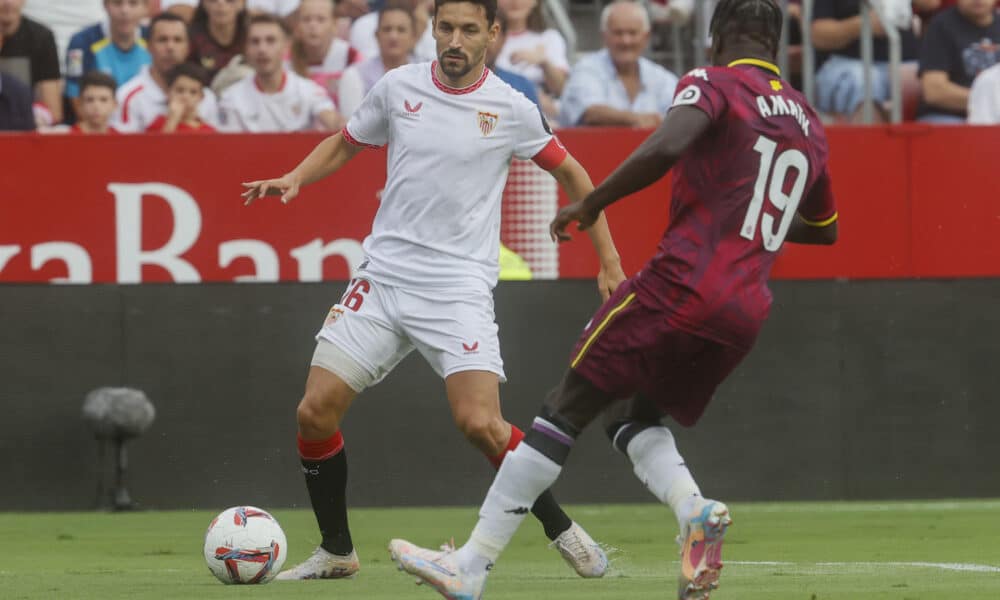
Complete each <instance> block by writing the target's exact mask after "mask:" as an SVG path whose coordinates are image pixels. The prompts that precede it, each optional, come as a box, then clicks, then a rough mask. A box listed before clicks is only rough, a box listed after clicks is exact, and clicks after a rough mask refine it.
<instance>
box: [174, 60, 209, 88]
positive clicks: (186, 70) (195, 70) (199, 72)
mask: <svg viewBox="0 0 1000 600" xmlns="http://www.w3.org/2000/svg"><path fill="white" fill-rule="evenodd" d="M181 77H187V78H189V79H194V80H195V81H197V82H198V83H200V84H201V85H202V86H206V85H208V72H207V71H206V70H205V69H203V68H202V67H201V65H196V64H194V63H189V62H183V63H181V64H179V65H177V66H176V67H174V68H173V69H170V70H169V71H167V77H166V79H167V87H168V88H169V87H171V86H173V85H174V82H175V81H177V80H178V79H180V78H181Z"/></svg>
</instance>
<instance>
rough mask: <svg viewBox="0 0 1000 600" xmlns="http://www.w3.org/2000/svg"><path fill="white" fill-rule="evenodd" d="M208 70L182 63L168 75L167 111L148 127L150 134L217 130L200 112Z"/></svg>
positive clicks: (147, 130)
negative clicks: (203, 119)
mask: <svg viewBox="0 0 1000 600" xmlns="http://www.w3.org/2000/svg"><path fill="white" fill-rule="evenodd" d="M205 80H206V72H205V70H204V69H202V68H201V67H199V66H198V65H195V64H191V63H181V64H179V65H177V66H176V67H174V68H173V69H171V70H170V73H168V74H167V114H165V115H160V116H159V117H157V119H156V120H155V121H153V122H152V123H150V125H149V127H148V128H146V132H147V133H151V132H158V133H175V132H180V133H192V132H214V131H215V128H213V127H212V126H211V125H209V124H208V123H205V122H204V121H202V119H201V117H200V116H199V115H198V106H199V105H200V104H201V101H202V100H204V99H205Z"/></svg>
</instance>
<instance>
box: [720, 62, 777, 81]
mask: <svg viewBox="0 0 1000 600" xmlns="http://www.w3.org/2000/svg"><path fill="white" fill-rule="evenodd" d="M737 65H753V66H755V67H760V68H761V69H767V70H768V71H771V72H772V73H774V74H775V75H777V76H778V77H781V69H779V68H778V65H776V64H774V63H769V62H767V61H766V60H760V59H759V58H741V59H739V60H734V61H733V62H731V63H729V64H728V65H726V66H727V67H735V66H737Z"/></svg>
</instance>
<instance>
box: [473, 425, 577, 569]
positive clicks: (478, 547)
mask: <svg viewBox="0 0 1000 600" xmlns="http://www.w3.org/2000/svg"><path fill="white" fill-rule="evenodd" d="M561 471H562V466H561V465H558V464H556V463H555V462H554V461H552V460H551V459H549V458H548V457H547V456H545V455H544V454H542V453H541V452H539V451H537V450H535V449H534V448H532V447H531V446H529V445H527V444H524V443H521V444H518V445H517V448H515V449H514V451H513V452H511V453H510V454H508V455H507V458H505V459H504V461H503V464H502V465H501V466H500V471H499V472H497V476H496V479H494V480H493V485H492V486H490V491H489V493H488V494H487V495H486V500H485V501H484V502H483V506H482V508H480V509H479V522H478V523H477V524H476V527H475V529H473V530H472V535H471V536H470V537H469V541H468V542H466V543H465V545H464V546H462V547H461V548H459V549H458V550H457V551H456V554H455V556H456V560H457V561H458V564H459V566H460V567H461V568H462V569H463V570H464V571H467V572H476V571H481V570H484V569H486V568H488V566H489V565H491V564H492V563H493V562H495V561H496V559H497V557H499V556H500V553H501V552H503V549H504V548H505V547H506V546H507V544H508V543H510V539H511V538H512V537H514V533H515V532H516V531H517V528H518V527H519V526H520V525H521V521H523V520H524V517H526V516H527V515H528V513H529V512H531V506H532V505H533V504H534V503H535V500H537V499H538V497H539V496H540V495H541V494H542V492H544V491H545V490H547V489H549V488H550V487H552V484H553V483H555V481H556V479H557V478H558V477H559V473H560V472H561Z"/></svg>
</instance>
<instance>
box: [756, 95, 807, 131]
mask: <svg viewBox="0 0 1000 600" xmlns="http://www.w3.org/2000/svg"><path fill="white" fill-rule="evenodd" d="M757 110H758V111H759V112H760V116H762V117H764V118H765V119H770V118H772V117H793V118H794V119H795V120H796V121H797V122H798V124H799V127H801V128H802V133H803V134H805V135H807V136H808V135H809V126H810V125H811V124H812V123H810V121H809V117H808V116H806V112H805V111H804V110H803V109H802V107H801V106H799V104H798V103H797V102H795V100H792V99H791V98H786V97H784V96H782V95H781V94H771V95H769V96H757Z"/></svg>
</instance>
